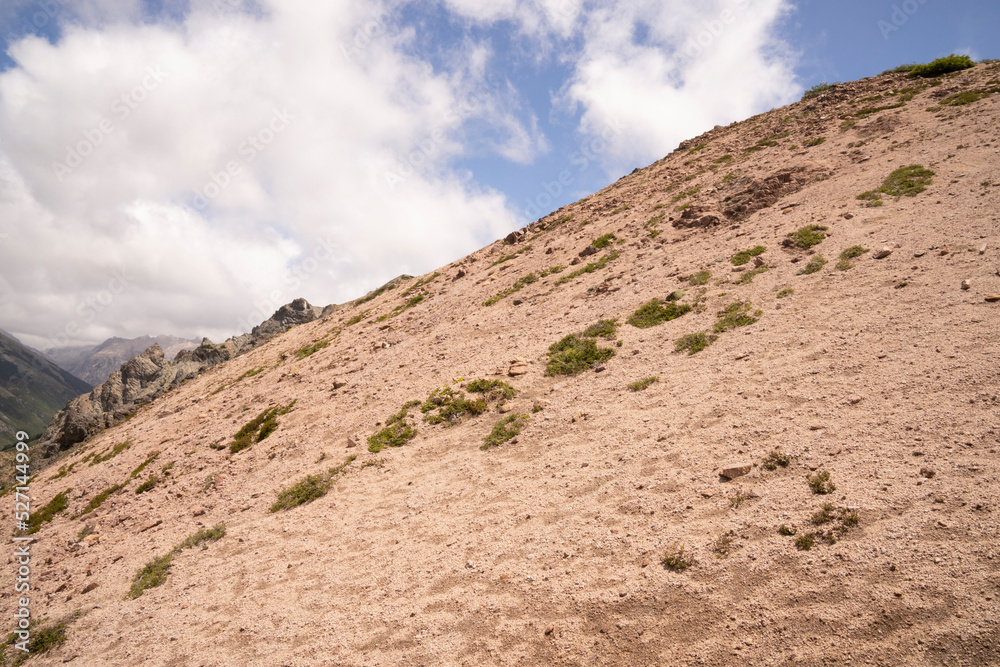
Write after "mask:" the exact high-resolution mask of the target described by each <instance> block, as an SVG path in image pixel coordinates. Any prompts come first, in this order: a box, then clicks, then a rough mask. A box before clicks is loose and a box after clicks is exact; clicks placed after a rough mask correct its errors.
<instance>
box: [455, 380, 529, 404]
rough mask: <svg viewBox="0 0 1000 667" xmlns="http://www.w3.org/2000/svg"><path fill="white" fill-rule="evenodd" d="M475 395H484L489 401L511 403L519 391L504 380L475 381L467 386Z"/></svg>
mask: <svg viewBox="0 0 1000 667" xmlns="http://www.w3.org/2000/svg"><path fill="white" fill-rule="evenodd" d="M465 388H466V389H467V390H468V391H471V392H472V393H473V394H483V395H484V397H485V399H486V400H487V401H509V400H510V399H512V398H514V396H515V395H516V394H517V390H516V389H514V387H512V386H510V385H509V384H507V383H506V382H504V381H503V380H473V381H472V382H469V383H468V384H466V385H465Z"/></svg>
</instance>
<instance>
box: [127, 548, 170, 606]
mask: <svg viewBox="0 0 1000 667" xmlns="http://www.w3.org/2000/svg"><path fill="white" fill-rule="evenodd" d="M173 559H174V552H173V551H171V552H170V553H168V554H166V555H164V556H160V557H159V558H154V559H153V560H151V561H149V562H148V563H146V564H145V565H144V566H143V567H142V569H141V570H139V571H138V572H137V573H136V575H135V577H134V578H133V579H132V587H131V588H130V589H129V592H128V597H130V598H132V599H133V600H134V599H136V598H137V597H139V596H140V595H142V594H143V593H145V592H146V591H147V590H149V589H150V588H155V587H157V586H159V585H160V584H162V583H163V582H165V581H166V580H167V576H168V575H169V574H170V566H171V564H172V562H173Z"/></svg>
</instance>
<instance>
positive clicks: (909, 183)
mask: <svg viewBox="0 0 1000 667" xmlns="http://www.w3.org/2000/svg"><path fill="white" fill-rule="evenodd" d="M933 176H934V172H933V171H931V170H930V169H924V168H923V167H922V166H921V165H919V164H911V165H909V166H906V167H900V168H899V169H896V170H895V171H893V172H892V173H891V174H889V176H887V177H886V179H885V181H883V182H882V186H881V187H880V188H879V190H881V191H882V192H884V193H885V194H887V195H892V196H894V197H915V196H917V195H918V194H920V193H921V192H923V191H924V190H926V189H927V186H928V185H930V184H931V181H932V180H933Z"/></svg>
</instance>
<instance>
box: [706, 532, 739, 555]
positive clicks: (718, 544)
mask: <svg viewBox="0 0 1000 667" xmlns="http://www.w3.org/2000/svg"><path fill="white" fill-rule="evenodd" d="M735 537H736V531H734V530H729V531H726V532H725V533H723V534H722V535H719V537H718V539H716V540H715V542H713V543H712V551H713V552H714V553H715V557H716V558H719V559H722V558H725V557H726V556H728V555H729V554H730V553H732V551H733V548H734V547H733V541H734V538H735Z"/></svg>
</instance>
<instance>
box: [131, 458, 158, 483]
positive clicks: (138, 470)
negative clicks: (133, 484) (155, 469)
mask: <svg viewBox="0 0 1000 667" xmlns="http://www.w3.org/2000/svg"><path fill="white" fill-rule="evenodd" d="M159 455H160V453H159V452H153V453H152V454H150V455H149V456H147V457H146V460H145V461H143V462H142V463H140V464H139V465H137V466H136V467H135V470H133V471H132V472H131V473H130V474H129V476H128V479H129V481H132V480H133V479H135V478H136V477H138V476H139V475H140V474H142V471H143V470H145V469H146V466H148V465H149V464H150V463H152V462H153V461H155V460H156V458H157V457H158V456H159Z"/></svg>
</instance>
